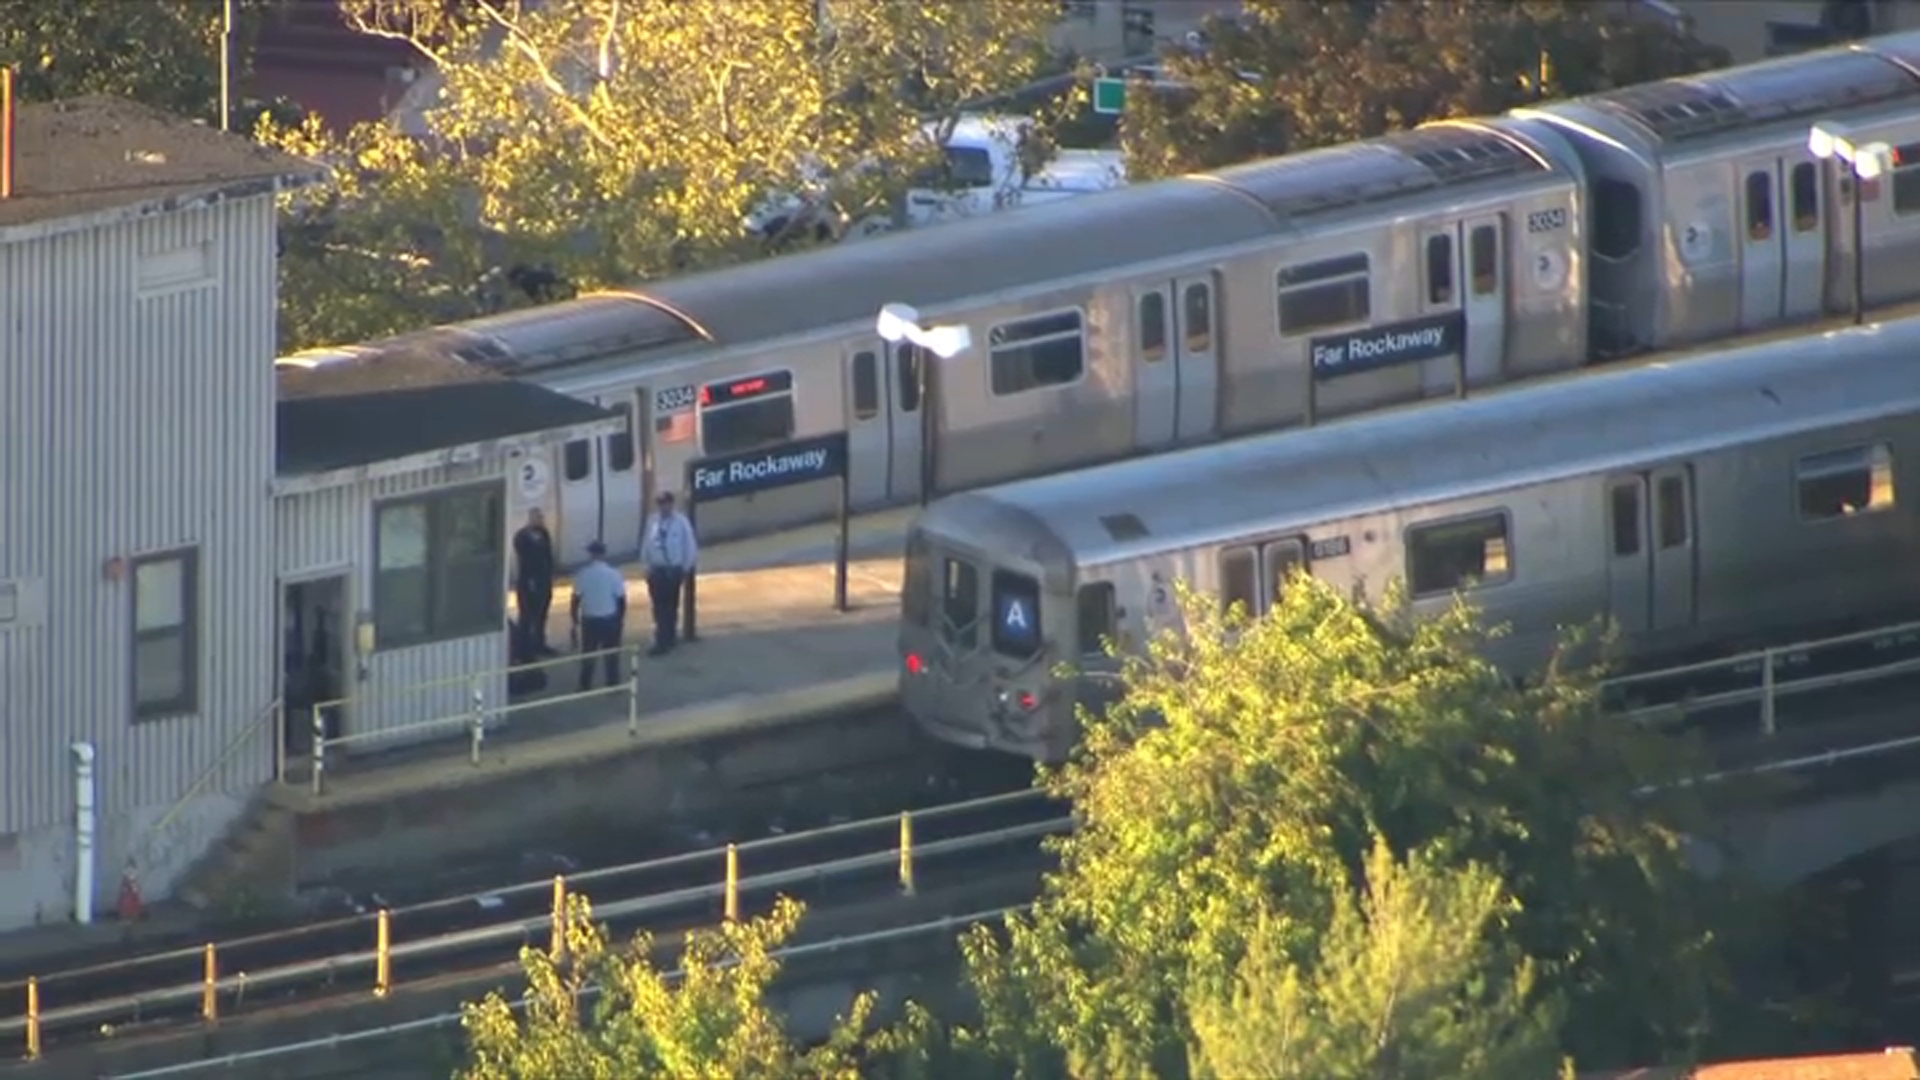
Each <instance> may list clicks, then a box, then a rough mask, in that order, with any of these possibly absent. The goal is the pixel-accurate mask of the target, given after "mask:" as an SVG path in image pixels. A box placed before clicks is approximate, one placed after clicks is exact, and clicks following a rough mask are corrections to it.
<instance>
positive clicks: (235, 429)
mask: <svg viewBox="0 0 1920 1080" xmlns="http://www.w3.org/2000/svg"><path fill="white" fill-rule="evenodd" d="M273 214H274V209H273V202H272V199H271V197H268V196H262V197H258V198H251V199H243V200H234V201H230V202H225V203H220V204H217V205H214V206H211V207H204V208H198V209H189V210H184V211H179V212H174V213H168V214H161V215H155V216H152V217H148V218H144V219H140V220H136V221H131V222H127V223H124V224H121V225H118V226H114V227H107V228H97V229H92V230H87V231H82V232H76V233H69V234H65V235H60V236H55V237H51V238H47V239H39V240H32V241H23V242H17V243H13V244H6V245H0V403H3V404H0V415H3V416H4V420H5V422H4V423H0V493H4V494H3V495H0V498H3V499H4V502H0V581H4V580H9V579H21V580H26V581H29V582H31V583H33V584H34V585H35V587H37V588H43V589H44V593H45V601H46V603H45V605H44V618H43V619H39V618H35V619H29V620H16V622H15V624H14V625H13V626H12V628H10V629H8V628H0V672H4V673H5V674H6V676H7V677H6V679H5V680H4V683H0V731H4V732H5V733H6V743H5V747H4V749H5V754H4V756H3V757H0V778H3V779H0V833H5V832H21V831H25V830H30V829H34V828H38V827H42V826H48V825H55V824H58V823H60V822H63V821H65V820H67V819H68V818H69V817H70V816H71V813H72V802H73V784H72V769H71V766H70V765H69V749H68V748H69V745H70V744H71V743H72V742H74V741H75V740H90V741H92V742H93V743H94V744H95V746H96V748H97V750H98V754H99V758H98V763H99V764H98V768H99V774H98V775H99V782H100V799H101V809H102V811H103V812H105V813H107V814H116V813H124V812H126V811H128V810H130V809H132V808H134V807H153V806H162V807H164V806H166V805H168V804H170V803H172V802H173V801H175V800H176V799H178V798H179V797H180V796H181V795H182V794H183V793H184V792H185V791H186V789H187V787H188V786H189V785H190V784H191V783H192V782H193V781H194V780H195V779H196V778H197V777H198V776H199V775H200V773H201V772H202V771H203V770H204V769H205V768H207V767H208V766H209V765H211V764H212V763H213V762H214V761H216V760H217V759H218V755H219V754H220V753H221V751H222V750H223V749H224V748H225V747H226V745H227V744H228V742H229V741H230V740H231V739H232V738H233V737H234V736H235V735H236V734H237V733H239V732H240V731H242V730H243V729H244V728H245V726H246V725H247V724H248V723H249V722H250V721H251V720H252V719H253V718H254V717H255V716H256V715H258V714H259V713H260V711H261V710H262V709H263V708H265V707H266V706H267V705H268V704H269V702H270V701H271V699H272V696H273V683H274V679H273V669H274V664H275V662H276V660H277V653H278V650H277V649H276V648H275V647H274V633H273V628H274V610H275V602H276V601H275V597H274V591H273V590H274V584H273V570H274V567H273V546H272V545H273V534H272V525H273V517H272V509H271V494H270V491H271V488H270V483H271V481H272V476H273V456H274V444H273V430H274V429H273V424H274V378H273V366H272V362H271V361H272V358H273V356H274V345H275V341H274V304H275V292H276V284H275V280H276V279H275V265H274V218H273ZM156 257H157V258H156ZM196 266H198V267H199V268H200V269H199V270H196V269H195V267H196ZM143 274H144V275H145V279H146V281H147V283H148V286H149V287H148V288H147V289H145V290H143V289H141V287H140V282H141V280H142V275H143ZM188 546H194V547H197V548H198V549H199V557H200V562H199V566H200V649H199V658H200V712H199V714H198V715H195V716H188V717H181V718H177V719H171V720H161V721H155V722H146V723H139V724H135V723H133V722H132V721H131V701H130V699H131V676H130V665H131V662H132V661H131V652H132V649H131V623H132V606H133V604H132V596H131V588H132V586H131V581H130V578H129V577H128V576H122V577H121V578H120V580H117V581H116V580H110V579H109V576H108V575H107V573H106V572H105V569H106V567H107V565H108V563H109V560H112V559H115V558H119V559H129V558H132V557H134V556H138V555H140V554H143V553H146V552H152V551H158V550H164V549H169V548H176V547H188ZM270 770H271V751H270V748H269V747H268V745H267V744H266V743H265V742H264V741H263V742H262V745H261V749H260V751H259V752H258V753H247V754H243V755H241V756H240V757H239V758H238V759H237V760H236V762H235V764H234V766H233V767H232V768H231V769H230V770H229V772H230V775H227V776H224V777H221V778H220V780H221V782H220V784H218V785H217V788H220V789H225V790H229V791H234V790H243V789H245V788H246V787H248V786H250V785H252V784H255V783H258V782H260V781H261V780H264V779H266V778H267V776H268V775H269V774H270ZM107 839H108V840H109V842H110V843H111V841H112V839H113V837H112V834H109V835H108V837H107ZM122 854H123V853H121V852H116V851H113V850H104V851H102V852H101V855H102V860H103V865H113V864H112V863H111V862H109V861H107V860H112V859H115V858H117V857H120V856H121V855H122Z"/></svg>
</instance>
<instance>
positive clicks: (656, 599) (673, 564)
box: [640, 491, 700, 656]
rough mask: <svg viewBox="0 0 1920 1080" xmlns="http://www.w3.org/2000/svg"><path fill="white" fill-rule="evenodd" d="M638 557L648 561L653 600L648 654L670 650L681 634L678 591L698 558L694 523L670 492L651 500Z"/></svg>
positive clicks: (648, 583)
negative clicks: (651, 516)
mask: <svg viewBox="0 0 1920 1080" xmlns="http://www.w3.org/2000/svg"><path fill="white" fill-rule="evenodd" d="M642 536H643V541H642V543H641V545H640V557H641V559H643V560H645V562H646V564H647V599H648V600H650V601H652V603H653V648H651V649H649V650H647V655H648V656H664V655H666V654H667V653H668V652H670V651H672V649H673V646H674V643H675V641H676V640H677V639H678V637H679V633H680V591H681V589H682V588H684V587H685V586H686V584H687V575H688V574H691V573H693V567H694V563H695V562H696V561H698V560H699V558H700V544H699V542H698V541H696V540H695V539H694V536H693V522H691V521H688V520H687V516H686V515H685V514H682V513H680V512H679V511H677V510H675V509H674V508H673V492H671V491H663V492H661V493H660V497H659V498H657V499H655V500H654V515H653V519H652V520H651V521H648V522H647V527H646V531H645V532H644V533H643V534H642Z"/></svg>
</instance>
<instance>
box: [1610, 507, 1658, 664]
mask: <svg viewBox="0 0 1920 1080" xmlns="http://www.w3.org/2000/svg"><path fill="white" fill-rule="evenodd" d="M1648 529H1649V521H1648V517H1647V478H1646V476H1645V475H1644V474H1641V473H1633V474H1631V475H1627V476H1617V477H1615V478H1614V479H1613V480H1612V481H1610V482H1609V483H1608V484H1607V613H1608V614H1609V615H1611V616H1612V617H1613V621H1614V623H1615V625H1617V626H1618V627H1619V628H1620V631H1621V633H1624V634H1644V633H1646V631H1647V630H1648V628H1649V627H1650V626H1651V625H1652V610H1653V558H1652V548H1653V545H1652V543H1651V537H1650V536H1649V535H1648Z"/></svg>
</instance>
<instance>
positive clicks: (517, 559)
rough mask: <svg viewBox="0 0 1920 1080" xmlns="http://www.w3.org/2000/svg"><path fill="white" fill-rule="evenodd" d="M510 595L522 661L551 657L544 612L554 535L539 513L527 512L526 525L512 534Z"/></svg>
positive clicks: (550, 603) (550, 580)
mask: <svg viewBox="0 0 1920 1080" xmlns="http://www.w3.org/2000/svg"><path fill="white" fill-rule="evenodd" d="M513 596H514V601H515V603H516V604H517V605H518V607H519V609H520V625H519V627H518V630H519V631H520V648H521V650H522V652H523V655H524V657H525V659H528V660H532V659H533V658H535V657H536V656H552V655H553V650H552V649H551V648H549V647H548V646H547V612H549V611H551V610H553V536H552V534H550V533H548V532H547V523H546V520H545V519H544V518H543V517H541V515H540V511H538V510H529V511H527V523H526V524H525V525H523V526H521V527H520V531H519V532H516V533H514V534H513Z"/></svg>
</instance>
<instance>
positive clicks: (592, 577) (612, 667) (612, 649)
mask: <svg viewBox="0 0 1920 1080" xmlns="http://www.w3.org/2000/svg"><path fill="white" fill-rule="evenodd" d="M587 554H588V555H591V556H593V561H592V562H590V563H588V564H587V565H585V566H583V567H581V568H580V572H579V573H577V574H575V575H573V622H574V625H575V626H576V627H578V632H579V635H580V689H581V690H583V691H584V690H591V689H592V688H593V654H594V653H597V652H605V653H606V669H607V685H608V686H618V685H620V653H619V652H618V651H616V650H618V649H619V648H620V638H621V630H622V628H623V626H624V624H625V623H626V618H627V579H626V578H625V577H624V576H623V575H622V574H621V573H620V571H618V570H615V569H614V568H613V567H611V566H609V565H607V559H606V555H607V545H605V544H603V543H601V542H600V541H598V540H595V541H594V542H593V543H591V544H588V545H587Z"/></svg>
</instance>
